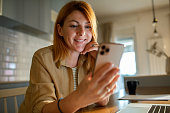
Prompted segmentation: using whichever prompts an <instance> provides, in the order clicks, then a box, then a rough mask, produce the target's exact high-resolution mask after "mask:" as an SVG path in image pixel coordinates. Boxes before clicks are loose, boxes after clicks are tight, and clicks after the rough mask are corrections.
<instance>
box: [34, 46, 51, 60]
mask: <svg viewBox="0 0 170 113" xmlns="http://www.w3.org/2000/svg"><path fill="white" fill-rule="evenodd" d="M34 58H37V59H39V60H43V59H50V58H51V59H53V45H51V46H47V47H44V48H41V49H39V50H37V51H36V52H35V53H34V55H33V59H34Z"/></svg>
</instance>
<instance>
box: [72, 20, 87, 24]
mask: <svg viewBox="0 0 170 113" xmlns="http://www.w3.org/2000/svg"><path fill="white" fill-rule="evenodd" d="M69 22H76V23H79V22H78V21H76V20H70V21H69ZM86 24H90V22H86Z"/></svg>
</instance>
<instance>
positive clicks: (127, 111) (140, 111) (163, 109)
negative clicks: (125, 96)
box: [117, 103, 170, 113]
mask: <svg viewBox="0 0 170 113" xmlns="http://www.w3.org/2000/svg"><path fill="white" fill-rule="evenodd" d="M117 113H170V104H143V103H130V104H128V105H127V106H126V107H125V108H124V109H122V110H120V111H118V112H117Z"/></svg>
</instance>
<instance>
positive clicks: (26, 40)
mask: <svg viewBox="0 0 170 113" xmlns="http://www.w3.org/2000/svg"><path fill="white" fill-rule="evenodd" d="M49 38H50V37H49ZM51 44H52V42H51V41H47V40H44V39H41V38H39V37H35V36H32V35H28V34H24V33H21V32H18V31H14V30H11V29H7V28H4V27H0V82H5V81H27V80H29V72H30V66H31V61H32V56H33V54H34V52H35V51H36V50H38V49H39V48H42V47H45V46H49V45H51Z"/></svg>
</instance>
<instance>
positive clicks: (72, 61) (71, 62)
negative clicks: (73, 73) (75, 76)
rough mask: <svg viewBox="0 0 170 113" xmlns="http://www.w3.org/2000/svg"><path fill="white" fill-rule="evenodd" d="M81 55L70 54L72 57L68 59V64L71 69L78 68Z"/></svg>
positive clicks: (76, 53)
mask: <svg viewBox="0 0 170 113" xmlns="http://www.w3.org/2000/svg"><path fill="white" fill-rule="evenodd" d="M79 55H80V53H78V52H70V55H69V56H68V57H67V58H66V62H67V64H68V65H69V67H71V68H73V67H76V66H77V62H78V58H79Z"/></svg>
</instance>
